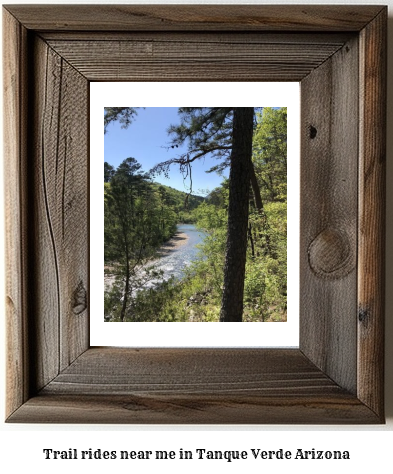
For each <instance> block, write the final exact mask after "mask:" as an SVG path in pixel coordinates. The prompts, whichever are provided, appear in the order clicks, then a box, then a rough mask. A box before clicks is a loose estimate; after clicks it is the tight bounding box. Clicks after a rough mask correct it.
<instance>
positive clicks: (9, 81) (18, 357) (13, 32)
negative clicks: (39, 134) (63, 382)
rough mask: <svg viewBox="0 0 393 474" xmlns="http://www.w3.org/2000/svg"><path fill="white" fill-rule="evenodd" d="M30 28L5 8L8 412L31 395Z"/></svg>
mask: <svg viewBox="0 0 393 474" xmlns="http://www.w3.org/2000/svg"><path fill="white" fill-rule="evenodd" d="M26 46H27V32H26V30H25V28H23V27H22V26H21V25H20V24H19V23H18V22H17V21H15V19H14V18H13V17H12V16H11V15H10V14H9V13H8V12H3V78H4V81H3V83H4V101H3V102H4V109H3V114H4V115H3V116H4V135H3V138H4V144H3V147H4V148H3V156H4V176H5V179H6V182H8V183H10V184H11V183H12V185H8V186H5V195H4V205H5V210H4V211H5V212H4V219H5V245H6V248H7V252H6V256H5V280H6V287H5V299H6V301H5V310H6V327H7V359H6V361H7V367H6V374H7V394H6V412H7V413H12V412H13V411H14V410H16V409H17V408H18V407H19V406H20V405H21V404H22V403H24V402H25V401H26V400H27V399H28V396H29V364H28V358H27V349H28V346H27V340H28V339H27V336H28V334H27V295H26V277H27V276H26V262H27V255H26V230H27V229H26V208H24V207H23V203H24V202H25V200H26V194H25V190H26V179H27V173H26V166H25V162H24V161H23V160H22V157H23V156H24V155H25V153H26V121H25V120H24V116H25V115H26V108H27V101H26V94H25V91H24V90H23V87H22V84H23V83H24V81H25V80H26V77H27V61H26V56H25V52H26Z"/></svg>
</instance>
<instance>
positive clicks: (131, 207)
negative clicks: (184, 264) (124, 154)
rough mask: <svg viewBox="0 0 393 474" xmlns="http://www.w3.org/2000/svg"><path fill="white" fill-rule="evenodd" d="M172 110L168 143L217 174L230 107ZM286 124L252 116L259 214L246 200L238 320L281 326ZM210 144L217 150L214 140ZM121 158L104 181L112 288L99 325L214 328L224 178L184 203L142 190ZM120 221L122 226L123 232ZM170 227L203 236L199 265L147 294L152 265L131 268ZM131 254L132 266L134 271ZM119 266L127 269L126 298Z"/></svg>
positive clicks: (272, 112) (132, 165)
mask: <svg viewBox="0 0 393 474" xmlns="http://www.w3.org/2000/svg"><path fill="white" fill-rule="evenodd" d="M179 110H180V113H181V114H183V115H181V116H182V122H181V124H180V126H179V127H178V128H175V127H172V128H171V129H170V132H171V133H172V134H173V136H174V141H173V143H174V144H175V145H176V144H177V143H178V144H180V143H183V142H184V141H185V140H191V141H193V142H192V144H193V146H194V155H192V157H198V156H204V154H206V153H207V152H208V151H209V152H212V151H213V152H214V151H215V152H216V157H217V158H221V159H222V165H223V166H224V165H225V163H226V162H227V158H228V156H229V155H228V148H227V145H228V143H229V142H228V141H227V140H229V138H230V137H229V135H228V130H229V129H230V127H229V125H228V123H229V122H230V120H231V114H232V112H231V110H232V109H228V110H227V109H214V108H213V109H208V108H192V109H190V110H188V109H187V108H182V109H179ZM209 111H210V115H209ZM286 117H287V115H286V109H285V108H281V109H273V108H264V109H263V110H262V112H260V113H258V114H257V116H256V119H257V120H256V124H255V129H254V137H253V164H254V170H255V175H256V178H257V184H258V186H259V190H260V195H261V198H262V204H263V206H262V208H260V206H256V205H255V200H254V201H253V200H251V201H250V212H249V236H248V243H249V245H248V250H247V262H246V276H245V282H244V311H243V321H285V320H286V310H287V307H286V304H287V303H286V296H287V274H286V267H287V266H286V260H287V255H286V252H287V206H286V147H287V139H286ZM220 120H221V122H220ZM220 123H221V125H220ZM220 127H221V128H220ZM190 131H194V133H192V134H190ZM220 133H222V135H221V136H220V135H219V134H220ZM209 137H210V138H209ZM216 139H219V142H220V144H221V145H220V146H218V144H217V143H215V142H214V140H216ZM214 147H216V150H213V148H214ZM198 150H199V151H198ZM188 158H190V157H188ZM128 160H131V161H128V162H123V164H122V165H121V166H120V167H119V168H118V169H117V170H115V171H114V172H113V175H111V176H110V179H108V182H105V183H104V199H105V259H106V264H107V265H108V266H110V267H111V271H112V274H113V272H114V273H115V274H117V277H116V281H115V283H114V284H112V286H111V288H110V290H109V289H108V291H106V293H105V315H106V318H107V319H109V318H111V320H112V321H120V320H128V321H177V322H185V321H192V322H210V321H219V314H220V306H221V297H222V289H223V281H224V259H225V246H226V238H227V209H228V181H227V180H224V181H223V183H222V185H221V186H220V187H218V188H216V189H214V190H213V191H212V192H211V193H210V194H209V195H208V196H207V197H206V199H204V198H200V197H196V196H189V197H186V195H185V194H184V193H180V192H179V191H177V190H174V189H172V188H169V187H166V186H162V185H159V184H157V183H152V182H151V181H150V179H149V177H148V176H147V175H146V174H145V173H143V172H142V171H141V170H140V166H138V164H137V163H136V161H132V160H133V159H128ZM125 161H126V160H125ZM108 171H109V172H110V171H111V170H110V169H109V170H108ZM254 198H255V196H254ZM124 222H126V223H127V222H129V224H126V228H127V231H126V232H125V231H124V227H125V223H124ZM178 222H182V223H188V222H190V223H196V225H197V226H198V228H199V229H201V230H203V231H204V233H205V235H206V237H205V239H204V241H203V244H202V245H201V248H200V251H201V253H200V258H199V259H198V260H196V261H195V262H193V264H192V265H191V267H190V268H189V269H188V270H187V273H186V277H185V278H184V279H183V280H182V281H181V282H179V281H174V280H169V281H164V282H162V283H161V284H159V285H158V286H156V287H155V288H150V289H147V290H146V289H143V288H144V287H145V284H146V282H147V281H149V278H150V279H151V278H153V277H154V276H157V275H155V274H154V272H155V270H154V267H153V268H152V270H151V271H150V273H149V272H148V271H147V272H142V273H141V272H140V271H138V269H140V268H141V267H142V266H143V265H144V263H146V261H148V260H149V259H151V258H152V256H153V255H154V251H155V249H157V248H158V247H159V246H160V245H161V243H162V242H164V241H166V240H168V239H169V238H170V237H171V235H173V233H174V231H175V230H176V223H178ZM124 235H127V236H128V237H129V239H130V242H129V244H127V245H128V247H129V248H131V249H132V252H130V251H129V250H128V254H127V255H128V256H127V258H125V257H124V255H125V253H126V252H125V247H126V245H125V244H124ZM138 255H139V256H140V259H139V261H138V263H135V262H136V261H137V257H138ZM125 261H128V264H129V265H128V266H129V267H132V268H131V271H130V272H129V285H128V290H127V292H128V293H127V295H128V296H127V295H126V280H127V272H126V270H125V269H126V267H127V265H126V264H125ZM144 268H145V267H144ZM116 272H117V273H116ZM127 297H128V302H127V304H126V308H125V310H124V306H125V305H124V300H125V299H127Z"/></svg>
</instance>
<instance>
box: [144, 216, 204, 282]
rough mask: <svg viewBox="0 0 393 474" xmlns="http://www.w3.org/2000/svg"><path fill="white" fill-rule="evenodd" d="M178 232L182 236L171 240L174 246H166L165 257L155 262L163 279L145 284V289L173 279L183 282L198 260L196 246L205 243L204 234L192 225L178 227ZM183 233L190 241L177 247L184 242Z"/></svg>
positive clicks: (155, 266)
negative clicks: (186, 272)
mask: <svg viewBox="0 0 393 474" xmlns="http://www.w3.org/2000/svg"><path fill="white" fill-rule="evenodd" d="M177 230H178V233H180V234H178V237H177V236H175V237H174V239H173V240H171V242H173V244H174V245H173V246H171V245H169V246H165V247H164V251H163V256H162V257H161V258H160V259H159V260H156V261H155V262H154V268H155V269H156V270H162V271H163V272H164V273H163V276H162V278H160V279H156V280H151V281H149V282H148V283H146V284H145V286H144V287H145V288H154V287H155V286H156V285H157V284H158V283H160V282H162V281H166V280H169V279H170V278H171V277H174V278H175V279H176V280H181V279H182V278H183V276H184V274H185V270H186V268H187V267H189V266H190V265H191V263H192V262H193V260H195V259H196V258H197V255H198V252H199V249H198V248H197V247H196V246H197V245H198V244H200V243H202V242H203V239H204V235H203V232H201V231H199V230H197V229H196V228H195V226H193V225H192V224H181V225H178V226H177ZM181 233H184V234H186V235H187V237H188V239H187V240H186V242H185V243H183V244H182V245H180V246H178V247H177V244H179V243H182V241H184V239H182V238H181V237H182V236H181ZM150 265H151V264H150ZM150 265H147V266H150Z"/></svg>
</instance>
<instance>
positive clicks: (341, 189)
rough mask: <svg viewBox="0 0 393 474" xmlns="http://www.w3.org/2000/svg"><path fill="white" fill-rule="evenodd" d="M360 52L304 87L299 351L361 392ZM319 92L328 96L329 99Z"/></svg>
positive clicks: (334, 62) (340, 56)
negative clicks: (358, 255)
mask: <svg viewBox="0 0 393 474" xmlns="http://www.w3.org/2000/svg"><path fill="white" fill-rule="evenodd" d="M357 68H358V48H357V42H356V41H352V40H351V41H349V42H348V43H347V44H346V45H345V46H344V47H343V48H341V50H340V51H338V52H337V53H336V54H335V55H334V56H333V57H332V58H331V59H329V60H327V61H326V62H325V63H324V64H323V65H322V66H321V67H319V68H318V69H316V70H314V71H313V72H312V73H311V74H310V75H309V76H308V77H307V78H306V79H304V80H303V81H302V83H301V97H302V125H301V128H302V161H301V225H300V228H301V250H300V274H301V284H300V295H301V296H300V301H301V303H300V307H301V310H300V311H301V321H302V322H301V329H300V348H301V350H302V351H303V352H304V353H305V354H306V355H307V356H308V357H310V360H311V361H312V362H314V363H315V364H316V366H317V367H319V368H320V369H321V370H323V371H324V372H325V373H326V374H327V375H329V376H330V377H332V379H333V380H335V381H336V382H337V383H339V384H340V385H341V386H342V387H345V388H346V389H347V390H349V391H350V392H351V393H353V394H356V369H357V367H356V365H357V362H356V286H357V275H356V253H357V252H356V245H357V240H356V234H357V173H358V120H357V117H358V80H357V73H356V72H357ZM316 91H324V94H320V93H317V92H316Z"/></svg>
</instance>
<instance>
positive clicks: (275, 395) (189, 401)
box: [9, 348, 377, 424]
mask: <svg viewBox="0 0 393 474" xmlns="http://www.w3.org/2000/svg"><path fill="white" fill-rule="evenodd" d="M283 419H287V420H291V422H292V423H299V424H302V423H305V422H308V423H309V422H312V423H359V422H360V423H375V422H376V420H377V418H376V416H375V414H374V413H372V412H370V411H369V410H367V409H366V408H365V407H364V406H363V405H362V404H361V403H360V402H359V401H358V400H357V398H356V397H355V396H353V395H350V394H349V393H348V392H347V391H345V390H343V389H342V388H341V387H339V386H338V385H337V384H335V383H334V382H332V380H331V379H330V378H329V377H327V376H326V375H325V374H323V372H321V371H320V370H318V369H317V368H316V367H315V366H314V365H313V364H312V363H310V361H309V360H308V359H307V358H306V357H305V356H304V355H303V354H302V353H301V352H300V351H299V350H285V349H283V350H252V349H234V350H227V349H216V350H212V349H142V350H135V349H110V348H92V349H90V350H88V351H87V352H85V353H84V354H83V355H82V356H81V357H79V358H78V359H77V360H76V361H75V362H74V363H73V364H71V365H70V367H68V368H67V369H66V370H64V371H63V372H62V373H61V374H60V375H59V376H58V377H57V378H56V379H55V380H53V381H52V382H51V383H50V384H49V385H48V386H46V387H45V388H44V390H42V391H41V393H39V394H38V396H37V397H34V398H32V399H31V400H29V402H28V403H27V404H25V405H24V406H23V407H22V408H21V409H20V410H19V411H18V412H16V413H15V414H14V415H13V416H12V418H11V419H10V420H9V421H13V422H19V421H24V422H26V421H29V422H35V423H37V422H39V423H47V422H51V423H53V422H58V423H82V422H84V423H171V424H176V423H209V424H212V423H250V424H253V423H254V424H255V423H259V424H261V423H279V422H280V420H283Z"/></svg>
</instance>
